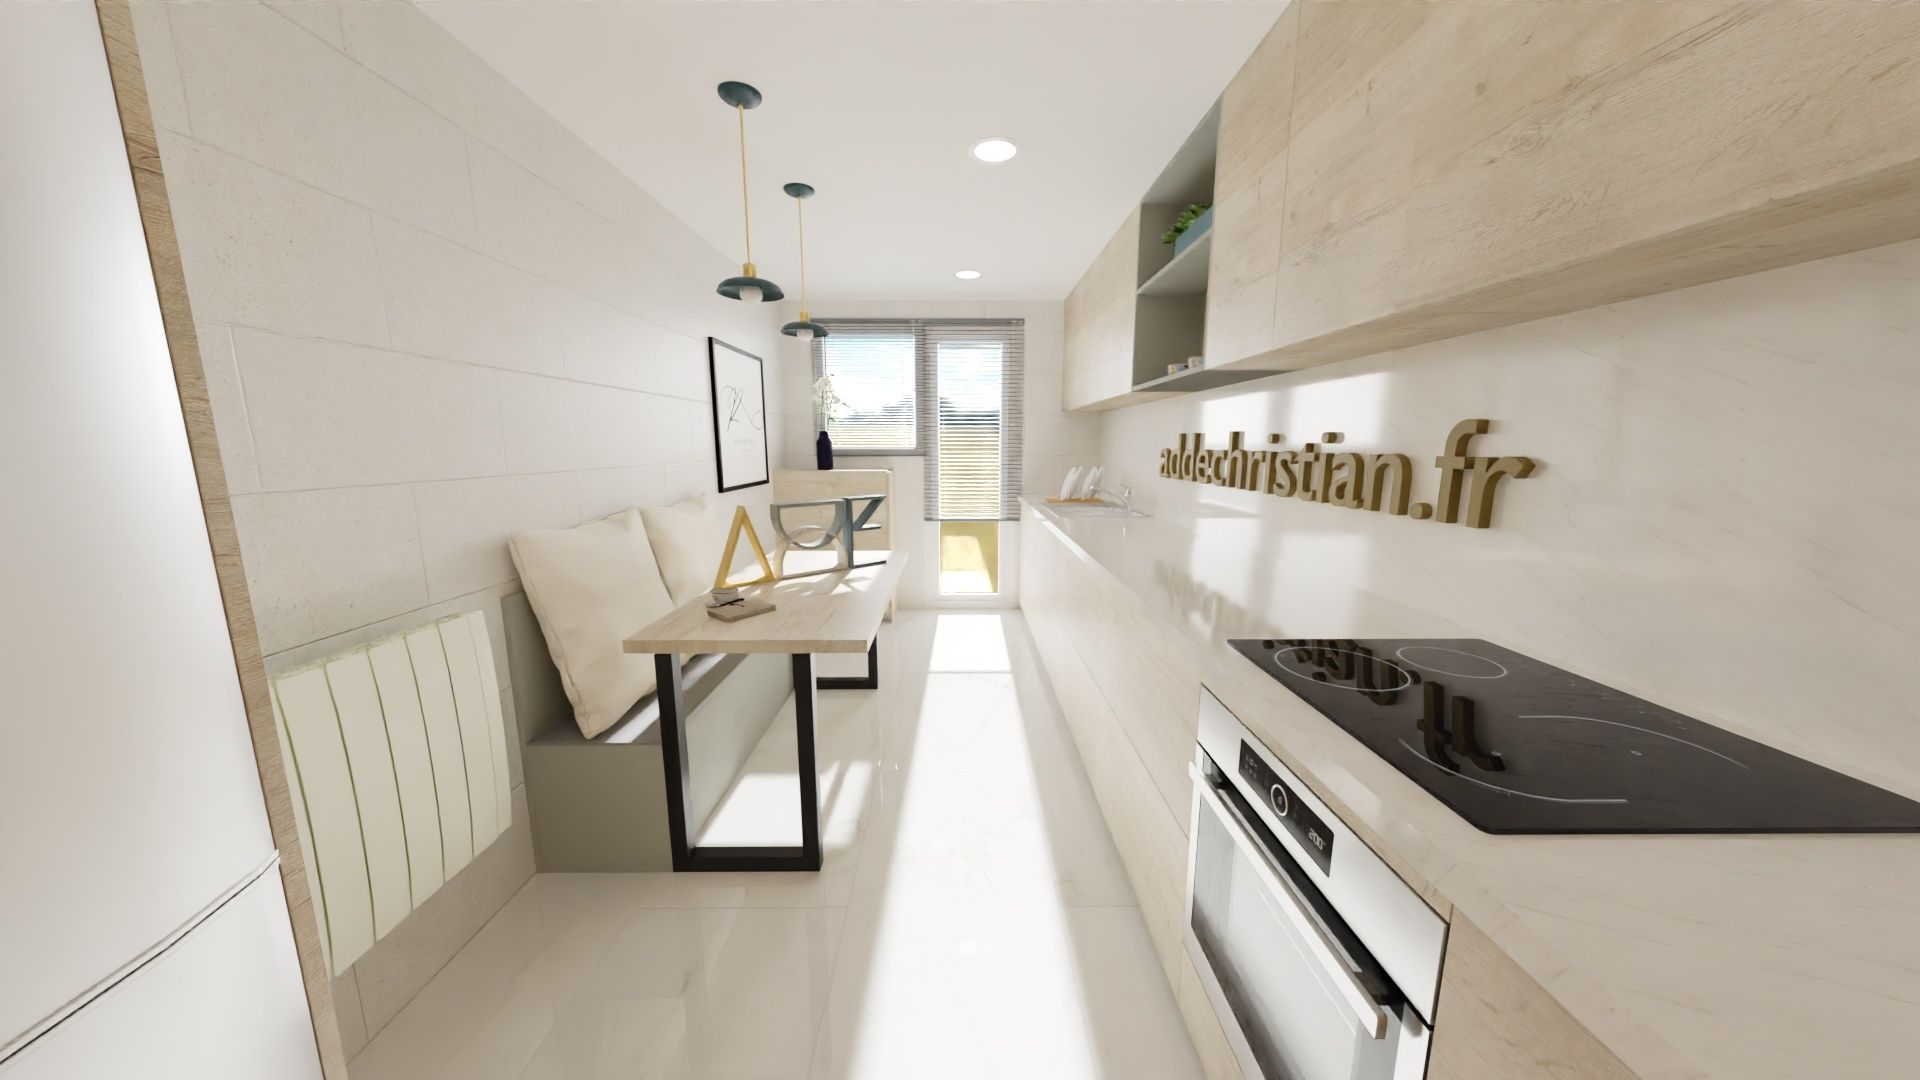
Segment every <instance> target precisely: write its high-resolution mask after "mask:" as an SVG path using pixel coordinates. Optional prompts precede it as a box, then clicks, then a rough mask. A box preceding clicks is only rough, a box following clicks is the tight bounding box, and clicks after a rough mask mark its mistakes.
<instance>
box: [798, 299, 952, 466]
mask: <svg viewBox="0 0 1920 1080" xmlns="http://www.w3.org/2000/svg"><path fill="white" fill-rule="evenodd" d="M823 324H824V325H827V326H828V328H829V330H831V331H832V332H831V333H829V334H828V335H827V337H826V338H824V339H822V338H815V339H814V340H813V348H812V349H811V350H809V351H810V352H811V353H812V354H813V357H812V360H813V381H812V382H811V383H809V384H808V387H809V390H808V394H807V398H808V401H809V402H810V403H811V405H812V409H813V430H814V431H815V433H818V432H822V431H825V432H827V434H828V435H829V436H831V435H832V434H833V432H832V429H830V428H829V427H828V426H827V420H826V417H825V416H824V415H822V413H821V411H820V403H819V402H818V401H817V400H815V399H814V396H813V393H812V390H811V387H812V386H814V385H817V384H818V383H819V382H820V378H821V376H823V375H824V374H826V355H825V353H824V348H825V345H824V342H825V341H831V340H833V338H835V337H851V336H855V335H859V334H860V333H861V332H862V331H863V330H864V331H866V332H867V333H868V334H869V335H870V336H873V337H881V336H886V337H895V336H900V335H902V334H906V335H911V337H912V338H913V363H912V370H911V372H910V378H911V379H912V382H913V445H912V446H903V447H884V446H843V445H841V444H840V443H834V444H833V456H834V457H836V458H838V457H926V456H927V433H928V431H929V429H930V425H929V424H928V423H927V419H928V418H927V401H926V379H925V377H924V373H925V371H926V367H927V356H926V343H927V342H926V331H925V329H924V328H923V327H922V326H920V325H919V323H918V321H917V320H907V319H873V320H861V319H835V320H832V321H831V323H826V322H825V321H824V320H823Z"/></svg>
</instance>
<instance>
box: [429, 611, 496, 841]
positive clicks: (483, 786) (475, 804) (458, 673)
mask: <svg viewBox="0 0 1920 1080" xmlns="http://www.w3.org/2000/svg"><path fill="white" fill-rule="evenodd" d="M469 625H470V624H469V623H468V622H467V621H466V620H465V619H448V620H446V621H445V622H442V623H441V624H440V643H441V645H443V646H444V647H445V648H446V653H447V682H448V683H449V684H450V685H451V686H452V687H453V705H454V712H455V714H456V715H457V716H458V717H459V720H460V748H461V753H462V756H463V757H464V759H465V761H466V769H467V801H468V807H469V809H470V812H471V821H472V823H473V847H474V850H475V851H479V850H482V849H484V848H485V847H486V846H487V845H488V844H491V843H493V839H494V837H496V836H499V835H500V825H499V818H498V812H497V809H496V805H497V804H496V803H495V801H494V797H493V746H492V743H491V742H490V741H489V740H488V738H487V697H488V691H487V690H486V689H485V688H483V687H482V686H481V685H480V665H479V662H478V660H477V659H476V657H475V655H474V651H473V633H472V631H471V630H469V629H468V627H469ZM493 696H494V697H495V698H498V696H499V694H498V691H495V692H494V694H493Z"/></svg>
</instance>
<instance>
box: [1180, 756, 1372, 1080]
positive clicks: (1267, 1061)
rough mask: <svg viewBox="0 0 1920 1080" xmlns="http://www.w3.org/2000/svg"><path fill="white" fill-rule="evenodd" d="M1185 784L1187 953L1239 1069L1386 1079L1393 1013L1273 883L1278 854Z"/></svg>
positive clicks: (1226, 795)
mask: <svg viewBox="0 0 1920 1080" xmlns="http://www.w3.org/2000/svg"><path fill="white" fill-rule="evenodd" d="M1197 780H1198V783H1197V795H1196V801H1197V803H1198V805H1197V807H1196V812H1195V814H1194V833H1193V851H1192V858H1193V866H1192V873H1193V886H1192V894H1191V905H1192V911H1191V914H1190V917H1189V927H1190V930H1191V932H1192V933H1191V938H1190V940H1189V945H1190V946H1192V945H1197V946H1198V947H1199V949H1200V950H1201V952H1202V953H1203V954H1204V955H1203V956H1201V957H1196V958H1195V959H1196V960H1202V959H1203V960H1204V961H1205V966H1206V967H1207V968H1208V969H1210V970H1211V973H1212V976H1213V981H1214V982H1215V983H1216V985H1217V992H1218V996H1219V998H1220V999H1223V1002H1220V1003H1223V1004H1224V1005H1225V1007H1226V1008H1227V1009H1230V1010H1231V1011H1232V1013H1233V1017H1232V1018H1233V1020H1235V1021H1238V1024H1239V1028H1240V1032H1239V1033H1240V1035H1241V1036H1242V1037H1243V1039H1244V1046H1238V1047H1236V1050H1238V1051H1240V1053H1241V1056H1242V1057H1243V1059H1244V1058H1248V1057H1250V1058H1251V1059H1252V1060H1251V1062H1248V1061H1245V1060H1243V1061H1242V1065H1243V1067H1244V1066H1247V1065H1253V1066H1255V1067H1257V1068H1258V1069H1259V1075H1260V1076H1261V1077H1264V1078H1265V1080H1376V1078H1390V1077H1393V1076H1394V1075H1395V1060H1394V1059H1395V1053H1394V1045H1393V1044H1394V1043H1395V1042H1396V1041H1397V1037H1398V1035H1399V1025H1400V1022H1401V1021H1400V1017H1399V1016H1398V1015H1397V1012H1398V1010H1396V1009H1395V1008H1394V1007H1393V1006H1392V1003H1391V1002H1382V1001H1380V1000H1379V999H1378V997H1377V996H1376V995H1375V994H1374V993H1373V992H1372V991H1370V990H1369V989H1368V988H1367V987H1366V986H1365V985H1364V984H1363V983H1362V981H1361V980H1360V979H1358V978H1357V977H1356V976H1355V973H1354V971H1353V966H1352V961H1351V958H1350V957H1348V956H1345V955H1343V950H1341V949H1340V947H1339V945H1338V944H1337V943H1335V942H1333V941H1331V940H1330V939H1329V937H1328V936H1327V935H1326V933H1325V932H1324V929H1323V928H1321V927H1317V926H1316V917H1315V916H1314V914H1313V913H1312V912H1311V911H1310V910H1309V905H1308V904H1305V903H1302V900H1303V897H1302V895H1301V894H1300V891H1299V889H1300V886H1299V885H1296V884H1292V883H1290V882H1289V881H1288V880H1283V879H1284V878H1285V877H1286V871H1285V868H1284V865H1283V864H1282V863H1280V862H1279V861H1278V860H1281V859H1286V858H1288V856H1287V855H1286V854H1285V852H1275V851H1270V850H1267V848H1266V845H1265V843H1264V842H1263V841H1262V839H1261V838H1260V837H1259V836H1258V835H1257V834H1256V832H1255V831H1254V829H1253V827H1252V825H1251V823H1250V822H1248V821H1247V818H1246V812H1245V811H1244V810H1242V809H1241V808H1239V807H1238V806H1236V805H1234V803H1235V801H1236V796H1235V795H1234V793H1232V792H1231V790H1224V789H1222V788H1219V787H1216V786H1215V785H1214V784H1213V783H1210V782H1209V779H1208V778H1207V777H1205V776H1201V777H1197ZM1306 887H1308V888H1311V887H1312V886H1311V885H1310V884H1309V885H1307V886H1306ZM1222 1019H1223V1020H1224V1019H1226V1018H1225V1017H1223V1018H1222ZM1248 1075H1249V1080H1252V1076H1253V1074H1252V1073H1251V1072H1249V1074H1248Z"/></svg>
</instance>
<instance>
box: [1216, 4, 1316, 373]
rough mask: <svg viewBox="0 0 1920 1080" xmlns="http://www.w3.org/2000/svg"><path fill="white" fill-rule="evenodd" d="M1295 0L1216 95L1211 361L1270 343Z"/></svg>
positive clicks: (1259, 350)
mask: <svg viewBox="0 0 1920 1080" xmlns="http://www.w3.org/2000/svg"><path fill="white" fill-rule="evenodd" d="M1299 24H1300V19H1299V5H1297V4H1296V5H1293V6H1290V7H1288V8H1287V10H1286V12H1284V13H1283V14H1282V15H1281V16H1280V18H1279V19H1278V20H1277V21H1275V23H1274V24H1273V29H1272V30H1270V31H1268V33H1267V36H1266V38H1265V39H1263V40H1262V41H1261V42H1260V46H1259V47H1258V48H1257V49H1255V50H1254V53H1253V55H1252V56H1251V57H1249V58H1248V59H1247V62H1246V65H1245V66H1244V67H1242V68H1241V69H1240V73H1239V74H1238V75H1235V76H1234V77H1233V81H1232V82H1231V83H1229V84H1227V92H1226V93H1225V94H1224V95H1222V97H1221V98H1220V142H1219V156H1218V158H1217V159H1216V160H1217V163H1216V164H1215V166H1214V179H1213V255H1212V261H1211V262H1210V263H1209V265H1208V268H1207V337H1206V350H1205V351H1206V358H1207V363H1208V365H1213V364H1224V363H1228V362H1231V361H1234V360H1241V359H1244V358H1246V357H1249V356H1255V355H1258V354H1259V353H1263V352H1266V351H1267V350H1269V349H1272V348H1274V347H1275V346H1276V345H1277V344H1278V342H1277V341H1276V340H1275V335H1274V328H1273V315H1274V288H1275V284H1276V272H1277V271H1278V270H1279V267H1280V242H1281V226H1282V224H1283V223H1284V221H1285V219H1286V186H1287V142H1288V131H1289V128H1290V126H1291V117H1292V114H1293V68H1294V62H1293V57H1294V37H1295V35H1296V34H1297V33H1298V30H1299Z"/></svg>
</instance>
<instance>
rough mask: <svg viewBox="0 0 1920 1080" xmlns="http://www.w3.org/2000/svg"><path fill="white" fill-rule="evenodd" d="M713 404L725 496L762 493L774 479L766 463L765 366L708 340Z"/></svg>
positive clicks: (746, 354) (718, 470) (715, 459)
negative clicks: (728, 493)
mask: <svg viewBox="0 0 1920 1080" xmlns="http://www.w3.org/2000/svg"><path fill="white" fill-rule="evenodd" d="M707 379H708V385H709V387H710V388H711V391H712V393H711V399H712V404H713V464H714V470H715V473H716V475H717V476H718V478H719V481H720V490H721V491H738V490H740V489H741V488H750V487H758V486H759V485H761V484H765V483H767V482H768V481H770V480H771V479H772V477H773V474H772V471H771V466H770V465H769V463H768V458H767V379H766V365H765V364H764V363H762V361H761V359H760V358H759V357H757V356H755V355H753V354H752V353H750V352H747V351H746V350H745V349H741V348H737V347H735V346H732V345H729V344H727V343H726V342H724V341H721V340H720V339H719V338H716V337H709V338H708V339H707Z"/></svg>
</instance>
